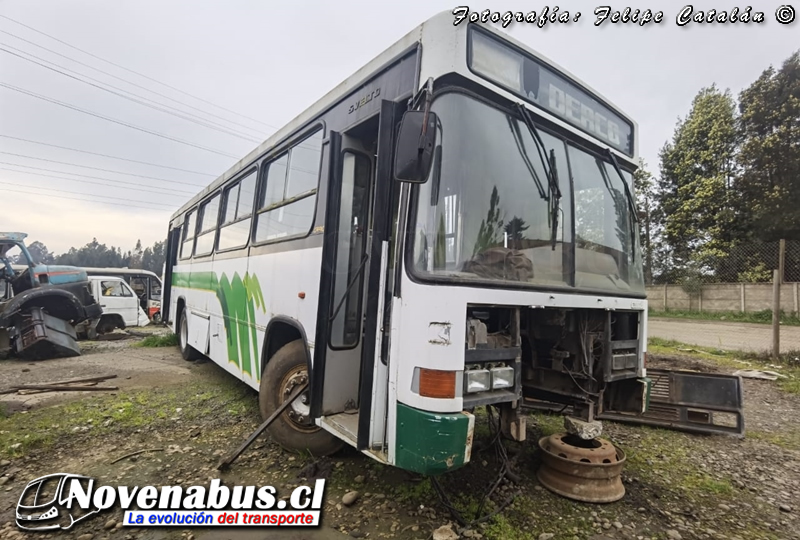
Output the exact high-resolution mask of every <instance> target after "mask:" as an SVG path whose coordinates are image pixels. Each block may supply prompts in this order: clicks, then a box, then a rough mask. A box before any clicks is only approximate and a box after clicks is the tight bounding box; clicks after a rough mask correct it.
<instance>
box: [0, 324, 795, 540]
mask: <svg viewBox="0 0 800 540" xmlns="http://www.w3.org/2000/svg"><path fill="white" fill-rule="evenodd" d="M137 341H138V340H137V339H127V340H121V341H116V342H107V343H95V344H92V345H91V346H90V347H88V348H86V347H85V348H84V350H85V352H84V355H83V356H81V357H78V358H74V359H59V360H49V361H42V362H35V363H33V362H31V363H29V362H20V361H18V360H5V361H0V391H2V390H3V389H4V388H8V387H9V386H11V385H13V384H20V383H28V384H30V383H34V382H38V383H43V382H52V381H57V380H65V379H71V378H78V377H83V376H97V375H107V374H116V375H117V378H115V379H112V380H109V381H107V382H105V383H101V384H102V385H114V386H117V387H119V390H117V391H113V392H71V393H60V394H56V393H46V394H34V395H26V396H19V395H5V396H2V395H0V398H2V399H0V407H2V410H4V411H5V412H4V413H3V414H0V538H2V539H5V538H8V539H11V538H27V537H29V536H30V537H31V538H34V537H39V538H42V537H44V538H50V537H56V535H55V533H52V534H35V535H34V534H25V533H22V532H20V531H18V530H17V529H16V526H15V525H14V524H13V519H14V508H15V505H16V502H17V498H18V497H19V494H20V490H21V489H22V488H23V487H24V485H25V484H26V483H27V481H28V480H30V479H33V478H36V477H38V476H42V475H44V474H49V473H53V472H72V473H78V474H85V475H88V476H92V477H94V478H97V479H98V481H99V482H100V483H108V484H112V485H114V484H119V485H148V484H149V485H164V484H179V485H183V486H189V485H192V484H198V483H199V484H206V483H207V482H209V481H210V479H212V478H221V479H222V480H223V482H224V483H225V484H227V485H236V484H248V485H252V484H257V485H274V486H275V487H276V488H277V490H278V494H279V496H281V495H286V496H288V494H289V493H290V491H291V489H292V488H294V487H296V486H298V485H304V484H308V483H313V479H314V478H318V477H323V478H327V485H326V495H325V501H326V506H325V510H324V512H323V527H321V528H320V529H318V530H314V531H312V530H306V529H284V530H277V529H268V530H266V531H254V530H252V529H250V530H224V531H223V530H221V529H201V528H196V529H180V528H163V529H135V528H129V527H124V528H123V527H121V523H120V522H121V520H122V515H121V512H119V511H113V510H108V511H106V512H105V514H104V515H102V516H96V517H94V518H91V519H89V520H87V521H85V522H82V523H80V524H78V525H76V526H75V527H74V530H71V531H69V532H66V533H64V532H62V533H60V535H59V536H58V537H59V538H62V537H65V538H76V539H80V540H89V539H90V538H91V539H105V538H108V539H114V538H118V539H125V540H132V539H134V538H144V539H156V538H167V539H179V538H180V539H185V540H190V539H192V538H203V539H209V540H210V539H212V538H214V539H215V538H229V539H231V540H246V539H250V538H253V539H256V538H276V539H281V538H284V539H292V540H295V539H298V540H299V539H305V538H308V539H311V540H315V539H316V540H333V539H335V538H346V537H348V536H349V537H351V538H397V539H421V540H425V539H428V538H431V537H434V535H433V531H434V530H436V529H438V528H439V527H441V526H443V525H447V524H448V523H451V528H452V530H454V531H456V532H457V533H458V534H459V536H460V537H461V538H476V539H480V538H487V539H511V540H514V539H534V540H536V539H540V540H545V539H552V540H560V539H580V540H583V539H590V540H607V539H672V540H677V539H680V538H684V539H687V538H697V539H706V538H708V539H711V538H715V539H722V538H730V539H740V540H751V539H781V540H782V539H800V495H798V493H800V397H798V396H796V395H792V394H787V393H785V392H782V391H781V390H779V389H778V387H777V385H776V383H774V382H771V381H762V380H752V379H746V380H745V382H744V384H745V405H746V426H747V434H746V437H745V438H744V439H741V440H740V439H736V438H732V437H725V436H697V435H688V434H684V433H677V432H672V431H665V430H658V429H651V428H643V427H636V426H626V425H620V424H612V423H608V422H607V423H605V426H604V428H605V435H604V437H607V438H609V439H610V440H611V441H612V442H613V443H614V444H616V445H618V446H619V447H620V448H622V449H623V450H624V451H625V452H626V454H627V459H628V461H627V464H626V468H625V471H624V473H623V481H624V484H625V487H626V495H625V497H624V498H623V499H622V500H621V501H619V502H616V503H612V504H607V505H592V504H583V503H576V502H573V501H569V500H567V499H564V498H561V497H559V496H556V495H554V494H552V493H550V492H548V491H547V490H545V489H544V488H542V486H540V485H539V483H538V481H537V480H536V470H537V468H538V466H539V458H538V453H537V451H536V450H535V441H537V440H538V439H539V437H541V436H542V435H543V434H550V433H554V432H558V431H562V429H561V426H562V424H561V419H560V417H557V416H551V415H546V414H542V413H531V416H530V418H529V422H528V434H527V437H528V441H526V442H525V443H514V442H508V443H506V448H507V449H508V454H509V456H510V463H511V464H512V467H513V470H514V472H515V473H516V474H517V475H519V482H518V483H516V484H515V483H512V482H510V481H508V480H504V481H503V482H501V484H500V485H499V487H498V489H497V490H495V492H494V493H493V494H492V496H491V497H490V498H489V501H488V502H487V503H486V504H485V507H484V513H487V512H491V511H494V510H497V509H498V508H499V507H500V506H502V505H504V504H506V503H507V502H508V501H511V502H510V504H508V506H505V507H504V508H503V509H502V511H500V512H499V513H498V514H496V515H495V516H494V517H492V518H490V519H488V520H486V521H484V522H482V523H480V524H477V525H474V526H473V527H472V528H470V529H462V528H461V527H459V526H458V524H456V523H455V522H454V521H453V519H452V517H451V515H450V514H449V513H448V512H447V510H446V509H445V507H444V506H443V505H442V503H441V502H440V500H439V498H438V497H437V494H436V491H435V490H434V486H433V484H432V483H431V481H430V480H429V479H426V478H423V477H420V476H417V475H413V474H409V473H406V472H404V471H401V470H398V469H394V468H391V467H386V466H383V465H381V464H379V463H377V462H375V461H374V460H372V459H370V458H368V457H366V456H363V455H361V454H359V453H357V452H355V451H353V450H351V449H349V448H348V449H346V450H344V451H342V452H341V453H340V454H338V455H336V456H333V457H332V458H329V459H323V460H320V461H314V460H313V459H311V458H309V457H308V456H303V455H296V454H291V453H287V452H285V451H282V450H281V449H280V448H279V447H277V446H276V445H275V444H273V443H272V442H270V441H269V440H268V438H267V437H262V438H261V439H259V440H258V441H256V443H255V444H254V445H253V446H252V447H251V448H250V449H249V450H248V451H247V452H246V453H245V454H244V455H243V456H242V457H241V458H240V460H239V461H237V462H236V463H235V464H234V466H233V467H232V469H231V470H230V471H228V472H225V473H219V472H218V471H217V470H216V468H215V466H216V464H217V462H218V461H219V459H220V457H221V456H222V455H224V454H227V453H228V452H229V451H230V450H232V449H233V448H234V447H235V446H236V445H237V444H239V443H240V442H241V441H242V440H243V439H244V438H245V437H246V436H248V435H249V433H250V432H251V431H252V430H253V429H254V428H255V427H256V426H257V424H258V422H259V417H258V413H257V402H256V400H257V397H256V394H255V392H253V391H252V390H250V389H249V388H247V387H245V386H244V385H243V384H241V383H239V382H238V381H236V380H234V379H233V377H231V376H230V375H228V374H227V373H225V372H224V371H223V370H222V369H221V368H219V367H218V366H216V365H214V364H213V363H211V362H207V361H199V362H185V361H184V360H183V359H182V358H181V357H180V355H179V353H178V351H177V349H176V348H174V347H164V348H143V347H137V346H135V344H136V342H137ZM650 365H651V366H653V367H656V366H658V367H667V366H670V367H672V368H680V369H693V370H703V371H720V372H730V371H732V370H731V369H730V368H725V367H718V366H716V365H713V364H712V363H710V362H709V361H708V360H706V359H698V358H693V357H690V356H679V355H670V357H669V358H652V357H651V358H650ZM490 440H491V434H490V431H489V425H488V419H487V417H486V416H485V415H482V416H479V417H478V422H477V426H476V441H475V447H474V450H473V454H472V460H471V462H470V463H469V464H468V465H467V466H465V467H463V468H462V469H460V470H458V471H455V472H453V473H450V474H448V475H445V476H444V477H442V478H441V479H440V482H441V486H442V488H443V490H444V492H445V493H446V494H447V495H448V497H449V498H450V502H451V504H452V505H453V506H454V507H456V508H457V509H458V510H459V511H460V512H461V513H462V514H463V515H464V516H465V517H466V518H467V519H468V520H471V519H472V518H473V517H474V514H475V513H476V511H477V510H478V509H479V507H480V506H481V501H482V495H483V494H484V493H485V492H486V491H487V490H488V489H489V487H490V486H491V484H493V483H494V481H495V479H496V477H497V472H498V470H499V466H500V463H499V461H498V457H497V453H496V452H495V449H494V447H491V446H490V445H489V443H490ZM140 450H147V451H146V452H144V453H141V454H139V455H137V456H133V457H128V458H125V459H122V460H121V461H118V462H117V463H111V462H112V461H114V460H116V459H118V458H120V457H122V456H125V455H126V454H129V453H131V452H136V451H140ZM349 491H357V492H358V498H357V500H356V502H355V503H354V504H353V505H351V506H345V505H344V504H343V503H342V497H343V496H344V495H345V493H347V492H349ZM435 538H438V536H435Z"/></svg>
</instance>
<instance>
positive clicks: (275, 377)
mask: <svg viewBox="0 0 800 540" xmlns="http://www.w3.org/2000/svg"><path fill="white" fill-rule="evenodd" d="M306 380H308V366H307V365H306V349H305V344H304V343H303V341H302V340H299V339H298V340H296V341H292V342H291V343H287V344H286V345H284V346H283V347H281V349H280V350H279V351H278V352H276V353H275V355H274V356H273V357H272V358H271V359H270V360H269V362H268V363H267V367H266V369H265V370H264V373H262V374H261V385H260V388H259V394H258V407H259V409H260V410H261V416H262V418H263V419H264V420H266V419H267V418H269V417H270V415H271V414H272V413H274V412H275V411H276V410H277V409H278V407H280V405H281V404H282V403H283V401H284V400H285V399H286V398H288V397H289V395H290V394H291V393H292V392H293V391H294V389H295V388H296V387H297V386H298V385H299V384H303V383H304V382H306ZM269 433H270V435H272V437H273V438H274V439H275V441H276V442H277V443H278V444H280V445H281V446H282V447H284V448H285V449H287V450H291V451H302V450H307V451H309V452H311V454H312V455H314V456H327V455H330V454H333V453H334V452H336V451H337V450H339V449H341V448H342V446H343V444H344V443H343V441H341V440H339V439H337V438H336V437H334V436H333V435H332V434H330V433H328V432H327V431H325V430H324V429H322V428H320V427H318V426H316V425H314V423H313V421H311V416H310V410H309V401H308V392H304V393H303V394H302V395H300V396H299V397H298V398H297V399H296V400H295V402H294V403H293V404H292V405H290V406H289V407H288V408H287V409H286V410H285V411H284V412H283V414H281V415H280V416H279V417H278V418H276V419H275V421H274V422H273V423H272V425H271V426H270V427H269Z"/></svg>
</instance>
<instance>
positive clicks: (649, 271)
mask: <svg viewBox="0 0 800 540" xmlns="http://www.w3.org/2000/svg"><path fill="white" fill-rule="evenodd" d="M633 191H634V197H635V198H636V209H637V212H638V217H639V223H640V224H641V230H640V233H641V235H642V250H643V251H644V257H643V259H644V277H645V281H646V283H648V284H651V283H653V251H654V249H655V246H654V243H655V242H654V236H655V235H656V226H655V223H654V222H655V221H656V220H657V219H658V218H659V212H658V206H657V205H656V198H655V195H656V193H655V183H654V178H653V175H652V174H651V173H650V171H649V170H647V164H646V163H645V162H644V160H643V159H640V160H639V168H638V169H636V172H635V173H633Z"/></svg>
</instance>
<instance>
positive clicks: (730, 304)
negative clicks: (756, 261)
mask: <svg viewBox="0 0 800 540" xmlns="http://www.w3.org/2000/svg"><path fill="white" fill-rule="evenodd" d="M799 293H800V284H798V283H784V284H783V285H782V286H781V310H782V311H784V312H785V313H800V296H799ZM665 298H666V302H665ZM647 301H648V304H649V306H650V309H653V310H656V311H664V310H665V309H674V310H686V311H709V312H720V311H740V312H752V311H763V310H765V309H766V310H771V309H772V283H713V284H708V285H703V289H702V291H700V293H699V294H694V295H689V294H687V293H686V292H685V291H684V290H683V288H681V286H680V285H650V286H648V287H647Z"/></svg>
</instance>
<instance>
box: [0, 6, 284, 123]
mask: <svg viewBox="0 0 800 540" xmlns="http://www.w3.org/2000/svg"><path fill="white" fill-rule="evenodd" d="M0 17H2V18H4V19H7V20H9V21H11V22H13V23H16V24H18V25H20V26H24V27H25V28H28V29H29V30H33V31H34V32H36V33H37V34H41V35H43V36H46V37H49V38H50V39H53V40H55V41H58V42H59V43H61V44H63V45H66V46H67V47H70V48H71V49H75V50H76V51H80V52H82V53H84V54H87V55H89V56H91V57H92V58H96V59H98V60H101V61H103V62H106V63H107V64H111V65H112V66H116V67H118V68H120V69H123V70H125V71H127V72H129V73H133V74H134V75H138V76H140V77H144V78H145V79H147V80H150V81H153V82H155V83H157V84H160V85H162V86H165V87H167V88H170V89H172V90H174V91H176V92H178V93H181V94H183V95H185V96H189V97H191V98H194V99H196V100H198V101H202V102H203V103H206V104H208V105H212V106H214V107H217V108H218V109H220V110H223V111H226V112H229V113H231V114H235V115H236V116H239V117H241V118H246V119H247V120H250V121H251V122H255V123H257V124H261V125H263V126H266V127H270V128H273V129H277V127H276V126H273V125H270V124H267V123H266V122H261V121H260V120H256V119H255V118H250V117H249V116H245V115H243V114H240V113H237V112H236V111H232V110H230V109H226V108H225V107H221V106H219V105H216V104H214V103H212V102H210V101H207V100H205V99H203V98H199V97H197V96H194V95H192V94H189V93H188V92H184V91H183V90H180V89H178V88H175V87H174V86H170V85H168V84H166V83H163V82H161V81H159V80H157V79H153V78H152V77H148V76H147V75H144V74H142V73H139V72H136V71H133V70H131V69H128V68H126V67H124V66H121V65H119V64H115V63H114V62H111V61H110V60H106V59H105V58H101V57H99V56H97V55H95V54H92V53H90V52H88V51H85V50H83V49H80V48H78V47H75V46H74V45H71V44H69V43H67V42H66V41H63V40H60V39H58V38H56V37H53V36H51V35H50V34H46V33H45V32H42V31H40V30H37V29H35V28H33V27H31V26H28V25H26V24H23V23H21V22H19V21H16V20H14V19H12V18H10V17H6V16H5V15H0ZM0 32H2V33H4V34H7V35H9V36H13V37H15V38H17V39H19V40H22V41H25V42H27V43H31V44H32V45H36V46H37V47H40V48H42V49H44V50H47V51H50V52H52V53H53V54H57V55H58V56H62V57H64V58H69V57H68V56H64V55H62V54H59V53H57V52H54V51H52V50H50V49H47V48H46V47H44V46H42V45H38V44H36V43H34V42H32V41H28V40H27V39H24V38H21V37H19V36H16V35H14V34H12V33H11V32H6V31H4V30H0ZM73 61H74V62H77V63H79V64H82V65H85V66H87V67H92V66H89V65H88V64H83V63H82V62H80V61H78V60H73ZM92 69H94V70H96V71H100V72H101V73H105V74H106V75H109V76H111V77H114V78H116V79H119V80H123V81H125V82H127V83H128V84H131V85H133V86H138V87H139V88H142V89H144V90H147V91H148V92H152V93H154V94H156V95H160V96H162V97H166V98H167V99H170V100H171V101H175V102H176V103H180V102H179V101H178V100H176V99H174V98H170V97H168V96H165V95H164V94H160V93H158V92H156V91H155V90H150V89H148V88H146V87H144V86H140V85H138V84H136V83H132V82H130V81H127V80H125V79H122V78H120V77H117V76H115V75H112V74H110V73H107V72H104V71H102V70H99V69H97V68H94V67H92ZM186 107H189V108H191V109H195V110H199V111H202V109H199V108H197V107H192V106H191V105H186ZM203 112H205V111H203ZM206 114H208V115H209V116H214V117H215V118H220V119H222V120H225V121H226V122H230V123H231V124H236V125H238V126H241V127H244V128H247V129H250V130H252V131H258V130H257V129H255V128H252V127H249V126H246V125H244V124H241V123H238V122H234V121H233V120H228V119H226V118H224V117H222V116H217V115H215V114H212V113H209V112H206Z"/></svg>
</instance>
